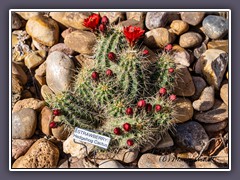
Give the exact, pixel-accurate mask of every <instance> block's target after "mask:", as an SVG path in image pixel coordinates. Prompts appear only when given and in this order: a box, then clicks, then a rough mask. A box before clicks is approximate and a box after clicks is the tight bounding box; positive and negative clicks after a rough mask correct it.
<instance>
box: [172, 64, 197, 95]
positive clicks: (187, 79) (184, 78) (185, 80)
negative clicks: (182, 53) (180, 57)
mask: <svg viewBox="0 0 240 180" xmlns="http://www.w3.org/2000/svg"><path fill="white" fill-rule="evenodd" d="M176 73H177V74H178V76H177V77H176V80H175V84H174V94H176V95H177V96H192V95H194V93H195V86H194V84H193V80H192V76H191V74H190V73H189V71H188V69H187V68H186V67H185V66H182V65H178V66H177V67H176Z"/></svg>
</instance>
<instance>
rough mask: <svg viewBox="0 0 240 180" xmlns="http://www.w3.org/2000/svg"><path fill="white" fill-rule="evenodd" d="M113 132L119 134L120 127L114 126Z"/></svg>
mask: <svg viewBox="0 0 240 180" xmlns="http://www.w3.org/2000/svg"><path fill="white" fill-rule="evenodd" d="M113 132H114V134H116V135H120V134H121V129H120V128H119V127H116V128H114V130H113Z"/></svg>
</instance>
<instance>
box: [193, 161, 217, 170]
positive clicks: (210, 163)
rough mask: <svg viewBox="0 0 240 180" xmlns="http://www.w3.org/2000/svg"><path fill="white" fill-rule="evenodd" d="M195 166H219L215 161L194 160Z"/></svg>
mask: <svg viewBox="0 0 240 180" xmlns="http://www.w3.org/2000/svg"><path fill="white" fill-rule="evenodd" d="M194 165H195V168H207V169H209V168H218V166H216V165H215V164H214V163H212V162H211V161H196V162H194Z"/></svg>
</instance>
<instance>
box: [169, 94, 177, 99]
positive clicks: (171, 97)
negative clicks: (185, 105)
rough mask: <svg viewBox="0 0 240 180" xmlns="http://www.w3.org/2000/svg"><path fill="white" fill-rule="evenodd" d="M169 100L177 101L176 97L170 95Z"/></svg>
mask: <svg viewBox="0 0 240 180" xmlns="http://www.w3.org/2000/svg"><path fill="white" fill-rule="evenodd" d="M169 99H170V100H171V101H174V100H176V99H177V96H176V95H175V94H171V95H170V96H169Z"/></svg>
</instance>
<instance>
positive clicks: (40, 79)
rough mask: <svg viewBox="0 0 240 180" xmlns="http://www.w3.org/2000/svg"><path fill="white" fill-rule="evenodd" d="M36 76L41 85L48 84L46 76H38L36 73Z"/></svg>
mask: <svg viewBox="0 0 240 180" xmlns="http://www.w3.org/2000/svg"><path fill="white" fill-rule="evenodd" d="M34 78H35V79H36V81H37V83H38V84H39V85H40V86H43V85H45V84H46V77H45V76H44V77H43V76H38V75H35V76H34Z"/></svg>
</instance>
